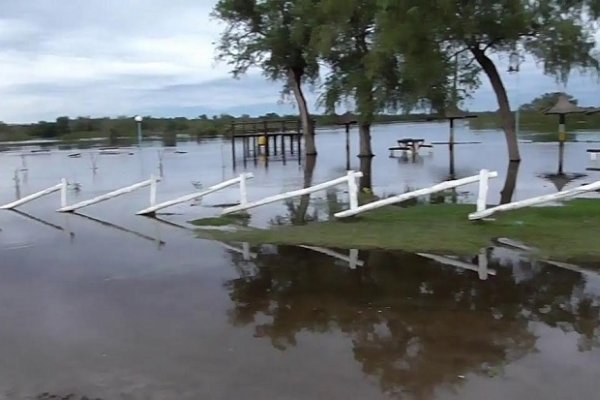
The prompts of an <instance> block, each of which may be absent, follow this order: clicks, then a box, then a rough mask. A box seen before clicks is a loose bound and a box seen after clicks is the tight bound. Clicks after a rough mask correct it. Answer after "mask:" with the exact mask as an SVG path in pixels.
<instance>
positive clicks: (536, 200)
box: [469, 181, 600, 221]
mask: <svg viewBox="0 0 600 400" xmlns="http://www.w3.org/2000/svg"><path fill="white" fill-rule="evenodd" d="M595 190H600V181H597V182H594V183H590V184H589V185H583V186H579V187H577V188H574V189H568V190H563V191H562V192H558V193H553V194H547V195H544V196H537V197H532V198H529V199H526V200H521V201H515V202H513V203H508V204H502V205H499V206H496V207H492V208H488V209H487V210H486V209H485V207H484V208H483V209H480V208H479V207H477V212H474V213H471V214H469V219H470V220H472V221H474V220H478V219H483V218H487V217H489V216H491V215H493V214H495V213H497V212H500V211H509V210H516V209H519V208H524V207H529V206H535V205H538V204H544V203H548V202H551V201H556V200H563V199H572V198H574V197H577V196H579V195H582V194H584V193H588V192H593V191H595Z"/></svg>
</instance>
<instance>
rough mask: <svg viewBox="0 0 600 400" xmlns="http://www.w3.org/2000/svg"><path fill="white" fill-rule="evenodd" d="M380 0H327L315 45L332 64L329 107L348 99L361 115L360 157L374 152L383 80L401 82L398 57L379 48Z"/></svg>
mask: <svg viewBox="0 0 600 400" xmlns="http://www.w3.org/2000/svg"><path fill="white" fill-rule="evenodd" d="M375 11H376V1H375V0H324V1H321V4H320V7H319V10H318V14H317V15H318V25H317V27H316V28H315V29H314V30H313V40H312V42H311V43H312V46H313V47H315V48H316V49H317V51H318V53H319V54H320V56H321V57H322V59H323V60H324V61H325V62H326V63H327V65H328V66H329V69H330V72H329V74H328V76H327V77H326V79H325V82H324V88H325V93H324V95H323V103H324V104H325V106H326V108H327V110H328V111H329V112H333V111H335V107H336V106H337V105H339V104H340V103H341V102H344V101H346V100H348V101H349V102H350V103H354V106H355V108H356V112H357V114H358V125H359V135H360V152H359V157H372V156H373V152H372V150H371V124H372V123H373V121H374V119H375V115H376V113H377V112H378V111H379V110H381V109H382V108H383V104H381V103H380V101H381V100H383V99H384V97H383V96H381V92H382V90H381V89H382V88H383V85H382V83H384V82H387V81H386V79H387V80H388V81H391V82H392V83H393V84H396V82H397V79H396V77H395V76H391V75H393V74H391V73H390V74H385V73H384V72H393V71H394V70H395V68H394V67H395V66H394V61H395V60H394V59H393V58H388V59H385V60H384V59H382V58H378V57H377V54H376V52H375V50H374V48H373V45H372V43H373V36H374V33H375Z"/></svg>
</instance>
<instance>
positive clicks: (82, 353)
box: [0, 124, 600, 400]
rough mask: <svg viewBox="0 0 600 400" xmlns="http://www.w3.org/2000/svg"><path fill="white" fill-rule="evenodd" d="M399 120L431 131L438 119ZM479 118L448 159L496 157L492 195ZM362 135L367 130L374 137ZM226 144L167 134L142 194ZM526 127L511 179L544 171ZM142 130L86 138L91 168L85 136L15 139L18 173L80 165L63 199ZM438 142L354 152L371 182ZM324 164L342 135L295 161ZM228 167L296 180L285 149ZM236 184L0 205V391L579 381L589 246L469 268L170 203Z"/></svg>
mask: <svg viewBox="0 0 600 400" xmlns="http://www.w3.org/2000/svg"><path fill="white" fill-rule="evenodd" d="M404 128H405V127H402V129H404ZM386 129H400V128H397V127H396V128H394V127H386ZM419 129H422V131H420V132H422V133H423V135H427V134H430V133H427V132H434V133H435V135H434V134H431V136H432V139H435V138H438V136H439V138H438V139H440V140H441V139H443V136H444V135H445V132H446V130H445V128H444V127H440V126H438V125H434V124H431V125H430V126H429V127H423V128H421V127H420V128H419ZM394 132H396V131H394ZM394 135H395V136H403V135H402V134H396V133H394ZM462 135H464V139H465V140H466V139H469V138H472V136H473V135H474V134H469V133H467V132H463V133H462ZM395 136H394V138H395ZM411 136H415V135H414V134H413V135H411ZM433 136H435V137H433ZM488 136H489V140H488V141H485V143H484V144H483V145H481V146H480V147H474V148H470V149H469V148H467V147H462V148H459V149H458V150H457V155H458V154H463V155H462V156H461V158H458V159H457V165H456V166H457V171H458V172H457V173H458V174H459V175H465V176H466V175H468V174H471V173H472V172H474V171H477V169H478V168H481V167H488V168H490V169H498V170H499V172H500V175H501V176H500V177H499V179H498V180H497V181H495V183H493V186H492V192H491V194H490V196H491V197H492V198H493V200H492V201H499V200H500V197H501V193H500V192H501V191H502V189H503V187H504V184H505V182H504V179H505V176H504V174H505V173H506V170H505V167H506V165H505V162H504V160H503V159H502V157H501V156H496V153H498V151H497V148H498V147H497V146H502V140H503V139H502V138H501V137H499V138H497V137H496V136H494V135H493V134H492V133H490V132H487V133H485V132H484V133H481V134H478V135H477V137H488ZM336 137H339V139H340V140H341V139H343V136H341V135H338V136H336V135H335V134H334V133H325V134H323V135H321V138H320V139H319V140H320V141H321V144H322V146H321V148H324V149H327V146H328V145H331V144H332V143H334V138H336ZM459 137H460V136H459ZM585 137H587V136H585ZM375 142H376V143H375V145H374V147H375V148H376V149H383V148H384V147H385V146H386V145H389V142H390V139H389V138H387V139H386V138H384V139H381V138H378V139H375ZM328 143H330V144H328ZM340 143H342V141H340ZM226 146H227V144H222V143H220V142H219V141H209V142H207V143H201V144H200V145H198V144H195V143H183V144H180V146H179V148H180V149H185V150H186V151H187V153H186V154H175V153H172V152H167V153H165V156H164V159H163V163H164V165H163V173H164V179H163V182H162V183H161V187H160V188H159V199H168V198H172V197H175V196H179V195H181V194H185V193H189V192H190V191H193V190H194V188H193V186H192V184H191V182H192V181H194V182H196V181H201V183H202V184H204V185H210V184H211V183H214V182H217V181H219V180H221V178H222V177H225V179H227V178H228V177H230V176H232V175H233V171H232V169H231V164H230V160H229V159H228V158H227V147H226ZM527 146H529V147H526V146H525V145H524V146H523V148H522V149H523V153H524V157H527V155H528V154H529V158H526V159H525V161H524V163H523V165H522V166H521V167H520V171H519V174H518V178H517V181H516V190H515V193H514V197H515V198H523V197H526V196H529V195H532V194H543V193H548V192H551V191H553V190H556V188H554V186H553V184H552V183H551V182H548V181H547V180H545V179H543V178H540V176H539V173H542V172H544V171H550V172H552V170H553V169H554V168H555V167H556V159H555V158H554V157H553V156H554V155H555V151H554V150H555V149H554V146H553V144H529V145H527ZM586 147H590V145H588V144H584V143H572V144H570V146H569V147H568V149H569V150H568V153H567V160H568V162H567V163H566V164H565V165H566V167H567V169H568V171H569V172H574V173H575V172H583V173H585V174H586V177H583V178H580V179H581V180H578V181H574V182H570V183H568V184H569V185H577V184H579V183H580V182H582V181H586V180H591V179H593V178H594V177H596V178H597V177H598V176H597V175H594V173H595V172H593V171H586V168H587V167H588V164H589V161H588V160H587V159H585V158H584V157H585V155H581V151H582V149H583V151H584V149H585V148H586ZM461 149H462V150H461ZM157 150H158V149H157V148H145V149H144V151H143V157H141V158H139V157H138V156H137V155H133V156H130V155H128V154H127V155H125V154H123V155H114V156H102V157H107V158H101V159H99V164H98V167H99V168H98V170H97V171H96V173H95V174H94V173H93V172H92V171H91V169H90V161H89V160H88V159H87V158H86V156H85V155H83V156H82V157H81V158H74V159H70V158H68V157H67V154H68V152H69V151H67V150H65V151H62V152H61V151H52V152H51V154H49V155H36V156H31V157H28V158H27V164H26V166H27V171H20V172H19V174H20V183H21V190H22V191H23V193H31V192H32V191H34V190H35V189H36V188H38V189H39V188H43V187H45V186H50V185H52V184H53V183H54V182H55V181H56V180H57V179H59V178H61V177H63V176H64V177H67V178H68V179H70V180H71V181H76V182H79V183H81V190H80V191H79V192H73V191H71V192H70V193H69V196H70V201H76V200H83V199H85V198H88V197H91V196H94V195H97V194H100V193H104V192H106V191H108V190H110V189H114V188H116V187H119V186H120V185H127V184H131V183H134V182H135V181H136V180H141V179H146V177H147V175H148V174H150V173H152V172H157V171H158V165H157V153H156V151H157ZM570 152H572V153H570ZM331 154H333V153H331ZM460 160H462V161H460ZM352 162H353V163H354V164H355V167H356V168H358V167H359V163H358V160H353V161H352ZM447 162H448V158H447V155H445V152H444V151H443V150H442V151H437V150H436V152H435V153H434V155H433V157H431V158H424V159H423V160H422V162H421V163H412V162H410V163H406V162H405V161H402V160H398V159H389V158H387V152H386V151H385V150H384V152H383V153H382V154H380V155H379V156H378V157H376V158H375V159H374V161H373V165H372V173H373V186H374V190H375V191H376V192H379V193H386V192H387V193H391V192H399V191H402V190H404V189H405V188H406V187H407V186H420V185H424V184H428V183H430V182H437V181H439V180H441V179H444V178H445V174H446V171H445V168H446V166H447ZM344 164H345V159H344V157H343V155H341V156H339V157H338V156H336V157H328V156H324V155H323V153H322V155H321V156H320V158H319V159H318V160H317V165H316V168H315V170H314V176H313V180H314V181H315V182H320V181H323V180H326V179H331V178H335V177H337V176H340V175H341V174H343V173H344ZM21 165H22V159H21V158H20V157H19V156H16V155H12V154H10V153H9V154H2V155H0V167H2V168H1V169H0V200H1V201H2V202H5V201H11V200H14V198H15V186H14V182H13V181H12V178H13V170H14V169H15V168H19V166H21ZM247 169H248V170H250V171H253V172H255V174H256V175H257V176H256V178H255V180H254V181H253V182H252V183H249V191H250V194H251V196H252V197H254V198H258V197H260V196H262V195H269V194H274V193H278V192H281V191H282V190H283V189H287V188H292V187H293V188H298V187H301V186H302V185H303V184H304V182H305V181H304V179H305V175H304V170H303V168H302V166H299V165H298V164H297V163H296V164H295V163H293V162H288V163H286V165H283V164H282V163H281V162H274V163H270V164H269V167H268V168H265V167H264V166H263V165H260V164H259V165H257V166H254V165H253V164H252V163H250V165H249V166H248V167H247ZM241 170H243V168H241V169H240V168H238V170H237V171H236V172H240V171H241ZM25 174H26V175H27V176H24V175H25ZM23 178H26V179H23ZM471 192H472V190H470V189H468V188H467V189H466V192H465V193H464V197H465V198H466V199H467V201H468V198H469V196H471V195H472V193H471ZM334 195H335V194H334ZM337 196H338V197H339V198H340V199H342V198H343V196H344V194H343V192H340V193H338V194H337ZM236 199H237V192H236V190H234V189H232V190H229V191H224V192H222V193H220V194H218V195H216V196H215V197H214V198H210V199H208V198H207V199H206V200H205V201H203V202H202V203H201V204H198V205H196V206H194V207H190V206H189V205H182V206H179V207H175V208H174V209H173V210H170V211H172V212H173V214H170V215H164V216H161V218H162V219H164V220H165V221H166V222H167V223H164V222H160V221H157V220H152V219H147V218H141V217H136V216H134V215H133V212H134V211H136V210H137V209H140V208H143V207H145V206H146V205H147V202H148V194H147V192H140V193H135V194H132V195H130V196H128V197H123V198H121V199H117V200H114V202H109V203H105V204H101V205H97V206H93V207H90V208H89V209H86V210H85V211H82V212H84V213H85V215H86V216H87V217H86V216H78V215H59V214H57V213H55V212H54V211H53V210H54V209H55V208H56V207H57V206H58V200H57V198H56V197H48V198H45V199H41V200H40V201H38V202H36V203H31V204H29V205H27V206H24V207H23V208H22V209H21V210H22V212H23V213H21V214H19V213H14V212H1V213H0V229H1V231H0V321H2V322H1V325H0V399H44V400H46V399H75V400H79V399H105V400H107V399H234V398H242V399H348V398H352V399H441V400H449V399H482V398H485V399H508V398H510V399H528V400H537V399H544V400H547V399H557V400H558V399H561V400H562V399H567V398H585V399H592V398H597V395H598V393H599V391H600V381H599V380H598V376H599V374H600V277H599V274H598V271H600V266H599V265H584V266H580V267H583V268H584V269H583V270H582V271H581V272H577V271H571V270H568V269H565V268H561V267H560V266H557V265H551V264H548V263H544V262H541V261H531V260H530V259H529V256H528V255H527V254H519V253H517V252H515V251H513V250H509V249H505V248H498V247H496V248H491V249H488V250H486V251H485V255H486V257H485V258H486V260H487V268H488V270H487V271H488V273H487V274H484V275H483V277H486V279H484V280H482V279H481V278H482V273H481V266H480V265H479V261H480V260H479V258H478V255H477V254H473V256H472V257H466V258H463V259H461V260H458V261H461V262H462V264H461V265H462V266H463V268H459V267H457V266H453V265H449V264H448V263H446V264H444V263H439V262H435V261H432V260H429V259H426V258H424V257H421V256H418V255H414V254H406V253H400V252H394V253H389V252H384V251H370V252H367V251H359V252H354V251H351V250H348V249H315V248H300V247H274V246H269V245H264V246H254V247H250V246H247V245H244V244H242V243H229V244H224V243H219V242H214V241H206V240H201V239H198V238H196V236H195V235H194V233H193V231H191V230H190V228H191V226H190V225H188V224H187V223H186V222H187V221H189V220H192V219H195V218H200V217H204V216H210V215H215V214H217V213H218V211H219V208H218V207H214V206H216V205H219V204H225V203H231V202H233V201H235V200H236ZM328 200H329V199H328V198H327V195H325V194H323V195H317V196H314V197H313V198H312V200H311V202H310V206H309V207H308V211H307V213H306V214H307V215H309V216H316V217H317V218H324V217H326V215H327V213H328V210H327V206H326V205H324V203H327V202H328ZM298 206H299V204H298V202H296V203H292V204H291V205H290V204H288V205H285V204H277V205H273V206H272V207H265V208H262V209H257V210H255V211H253V212H252V219H251V222H250V223H251V224H252V225H255V226H267V225H269V224H272V223H287V222H288V221H289V220H290V219H293V217H294V215H292V214H294V212H295V210H297V209H298ZM454 261H457V260H454ZM464 266H466V267H467V268H464Z"/></svg>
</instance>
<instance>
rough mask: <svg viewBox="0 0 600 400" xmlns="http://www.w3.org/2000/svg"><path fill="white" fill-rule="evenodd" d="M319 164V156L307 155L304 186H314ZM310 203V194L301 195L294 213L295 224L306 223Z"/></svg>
mask: <svg viewBox="0 0 600 400" xmlns="http://www.w3.org/2000/svg"><path fill="white" fill-rule="evenodd" d="M316 164H317V157H315V156H308V157H306V164H304V188H305V189H306V188H309V187H311V186H312V179H313V174H314V172H315V165H316ZM309 204H310V194H305V195H302V196H300V204H299V205H298V208H297V209H296V211H295V213H294V215H292V224H293V225H302V224H305V223H306V212H307V211H308V205H309Z"/></svg>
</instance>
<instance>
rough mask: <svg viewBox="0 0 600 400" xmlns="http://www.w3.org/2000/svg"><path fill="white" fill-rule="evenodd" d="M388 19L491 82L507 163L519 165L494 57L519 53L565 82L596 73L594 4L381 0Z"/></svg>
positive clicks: (585, 0)
mask: <svg viewBox="0 0 600 400" xmlns="http://www.w3.org/2000/svg"><path fill="white" fill-rule="evenodd" d="M379 4H380V6H381V7H382V9H383V10H385V12H387V13H389V15H390V17H391V18H393V17H395V16H403V15H404V16H406V15H409V16H410V18H405V19H404V21H405V23H404V24H396V26H395V27H393V26H390V27H388V28H389V29H393V30H400V31H401V32H403V33H405V34H404V35H403V36H404V37H405V38H410V36H411V35H410V32H411V31H412V30H416V31H419V32H421V31H422V30H423V27H424V26H425V27H427V29H428V30H429V34H428V38H427V40H426V41H422V42H421V43H420V46H421V47H422V48H423V49H427V48H428V47H429V46H435V47H437V48H439V49H440V50H441V51H442V52H443V53H444V54H445V57H446V58H452V56H454V55H465V54H466V55H468V56H469V57H471V59H472V62H475V63H477V64H478V65H479V66H480V67H481V69H482V70H483V72H484V73H485V75H486V76H487V78H488V79H489V81H490V83H491V85H492V87H493V89H494V92H495V94H496V98H497V101H498V105H499V113H500V116H501V119H502V126H503V129H504V131H505V135H506V141H507V145H508V153H509V158H510V160H511V161H519V160H520V158H521V157H520V154H519V148H518V142H517V137H516V134H515V121H514V116H513V114H512V113H511V110H510V104H509V100H508V96H507V93H506V88H505V87H504V83H503V81H502V78H501V76H500V73H499V72H498V68H497V66H496V64H495V62H494V60H493V58H492V57H493V56H494V55H506V54H508V53H510V52H513V51H519V52H520V53H521V55H525V54H528V55H530V56H531V57H533V58H534V59H535V60H536V61H537V62H539V63H540V64H542V65H543V68H544V72H545V73H546V74H549V75H552V76H554V77H556V78H557V79H558V80H561V81H563V82H566V81H567V78H568V76H569V73H570V71H571V70H572V69H573V68H581V69H592V70H598V68H599V63H598V61H597V60H596V59H595V58H594V57H593V56H592V51H593V49H594V47H595V43H596V40H595V37H594V34H595V29H594V23H595V21H596V19H597V17H598V13H599V11H600V2H598V1H597V0H571V1H564V0H534V1H532V0H499V1H486V0H470V1H456V0H407V1H403V2H396V1H391V0H380V1H379Z"/></svg>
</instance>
